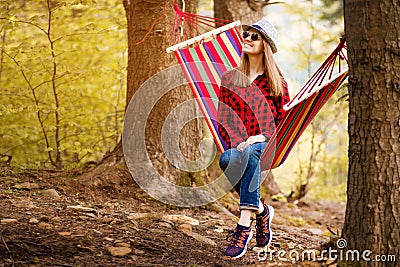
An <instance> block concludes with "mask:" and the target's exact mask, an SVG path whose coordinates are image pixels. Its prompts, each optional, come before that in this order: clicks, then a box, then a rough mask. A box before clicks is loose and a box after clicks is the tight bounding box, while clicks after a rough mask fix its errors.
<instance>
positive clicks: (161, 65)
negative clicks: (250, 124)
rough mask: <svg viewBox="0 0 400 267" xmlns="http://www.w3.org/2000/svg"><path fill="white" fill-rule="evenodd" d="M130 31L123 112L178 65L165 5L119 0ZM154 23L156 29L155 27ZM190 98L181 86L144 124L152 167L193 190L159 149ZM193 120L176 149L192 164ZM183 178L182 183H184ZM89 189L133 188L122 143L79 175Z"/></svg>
mask: <svg viewBox="0 0 400 267" xmlns="http://www.w3.org/2000/svg"><path fill="white" fill-rule="evenodd" d="M123 3H124V7H125V11H126V16H127V25H128V74H127V94H126V107H128V105H129V103H130V100H131V99H132V97H133V96H134V95H135V93H136V91H137V90H138V89H139V88H140V86H141V85H142V84H143V83H144V82H145V81H146V80H148V79H149V78H151V77H152V76H153V75H155V74H157V73H158V72H160V71H162V70H164V69H166V68H167V67H169V66H171V65H173V64H174V63H176V60H175V58H174V56H173V54H167V53H166V48H167V47H168V46H169V45H170V44H169V37H170V33H171V28H172V25H173V21H174V17H175V12H174V10H173V9H172V7H171V6H170V5H166V6H164V5H165V1H163V0H150V1H145V2H144V1H134V0H131V1H129V0H123ZM195 3H196V1H194V0H193V1H186V11H189V12H192V13H193V12H194V7H195ZM153 22H155V24H154V25H153ZM189 98H192V96H191V92H190V90H189V89H188V88H187V87H185V86H181V87H179V88H176V89H174V90H173V91H170V92H169V93H168V94H167V95H165V96H163V97H162V98H161V99H160V101H158V102H157V103H146V102H143V103H142V104H143V105H154V107H153V109H152V112H151V114H150V116H149V118H148V120H147V124H146V147H147V150H148V154H149V155H150V158H151V160H152V163H153V165H154V167H155V168H156V169H157V170H158V171H159V172H160V173H161V174H162V175H163V176H164V177H166V178H168V179H169V180H170V181H171V182H179V183H181V184H185V185H191V181H188V180H190V179H192V178H193V177H192V175H187V173H184V172H180V171H179V170H177V169H176V168H175V167H173V166H172V165H171V164H170V163H169V162H168V160H167V159H166V157H165V154H164V152H163V147H162V144H161V129H162V127H163V126H164V121H165V119H166V117H167V116H168V115H169V113H170V112H171V111H172V110H173V109H174V108H175V107H176V106H177V105H178V104H180V103H182V102H183V101H185V100H187V99H189ZM199 125H200V124H199V123H198V121H197V120H192V121H190V122H188V124H187V125H186V126H185V127H184V128H183V129H182V130H181V131H180V135H179V136H177V137H175V138H179V140H180V142H179V144H180V149H181V152H182V154H183V155H185V156H186V157H187V158H190V159H193V158H196V156H197V153H198V143H199V142H200V138H201V130H200V129H201V128H200V127H199ZM182 177H183V178H182ZM81 180H83V181H87V184H88V185H90V184H92V185H93V184H95V185H97V186H100V185H102V186H105V185H109V184H116V183H119V184H129V183H133V181H132V178H131V177H130V175H129V174H128V170H127V168H126V164H125V161H124V155H123V147H122V145H121V142H120V143H119V144H118V145H117V146H116V148H115V149H114V150H113V151H112V152H111V153H110V154H109V155H107V156H106V157H105V158H104V159H103V161H102V162H101V163H100V164H99V165H98V166H97V167H96V168H95V169H94V170H93V171H91V172H90V173H87V174H85V175H83V179H81Z"/></svg>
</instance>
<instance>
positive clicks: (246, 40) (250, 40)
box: [242, 28, 264, 55]
mask: <svg viewBox="0 0 400 267" xmlns="http://www.w3.org/2000/svg"><path fill="white" fill-rule="evenodd" d="M242 51H243V53H246V54H248V55H258V54H262V53H263V51H264V43H263V39H262V37H261V33H259V32H258V31H257V30H255V29H252V28H249V29H248V30H247V31H244V32H243V48H242Z"/></svg>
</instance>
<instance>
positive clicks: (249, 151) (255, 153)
mask: <svg viewBox="0 0 400 267" xmlns="http://www.w3.org/2000/svg"><path fill="white" fill-rule="evenodd" d="M243 155H244V157H245V158H253V157H256V158H260V156H261V150H260V149H258V148H257V147H256V146H255V145H250V146H248V147H246V148H245V149H244V150H243Z"/></svg>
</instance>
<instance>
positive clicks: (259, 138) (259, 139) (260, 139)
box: [246, 134, 267, 145]
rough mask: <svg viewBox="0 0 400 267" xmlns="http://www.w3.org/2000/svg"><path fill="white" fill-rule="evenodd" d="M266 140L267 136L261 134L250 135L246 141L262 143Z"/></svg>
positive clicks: (250, 143)
mask: <svg viewBox="0 0 400 267" xmlns="http://www.w3.org/2000/svg"><path fill="white" fill-rule="evenodd" d="M266 140H267V138H265V136H264V135H262V134H259V135H254V136H250V137H249V138H248V139H247V141H246V142H247V143H248V144H249V145H252V144H254V143H262V142H265V141H266Z"/></svg>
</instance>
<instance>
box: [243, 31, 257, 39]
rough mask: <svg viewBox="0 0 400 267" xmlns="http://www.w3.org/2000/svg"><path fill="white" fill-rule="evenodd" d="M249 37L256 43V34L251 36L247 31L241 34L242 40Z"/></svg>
mask: <svg viewBox="0 0 400 267" xmlns="http://www.w3.org/2000/svg"><path fill="white" fill-rule="evenodd" d="M250 35H251V40H253V41H257V40H258V36H259V35H258V33H255V32H254V33H252V34H250V32H249V31H244V32H243V39H246V38H247V37H249V36H250Z"/></svg>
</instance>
